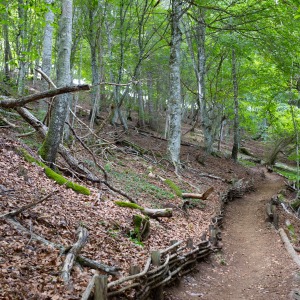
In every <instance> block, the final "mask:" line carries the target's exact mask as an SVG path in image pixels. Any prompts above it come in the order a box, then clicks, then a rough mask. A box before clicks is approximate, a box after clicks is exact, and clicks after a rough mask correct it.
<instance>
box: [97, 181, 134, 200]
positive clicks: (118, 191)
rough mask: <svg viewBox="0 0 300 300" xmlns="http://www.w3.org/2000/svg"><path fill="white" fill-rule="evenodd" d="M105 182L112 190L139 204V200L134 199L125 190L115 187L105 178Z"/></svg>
mask: <svg viewBox="0 0 300 300" xmlns="http://www.w3.org/2000/svg"><path fill="white" fill-rule="evenodd" d="M101 182H102V183H103V184H105V185H106V186H107V187H109V188H110V189H111V190H112V191H114V192H116V193H118V194H120V195H122V196H123V197H125V198H127V199H128V200H129V201H130V202H132V203H135V204H138V202H137V201H136V200H134V199H133V198H132V197H130V196H129V195H127V194H126V193H125V192H123V191H121V190H119V189H117V188H115V187H113V186H112V185H111V184H109V183H108V182H107V181H105V180H103V181H101Z"/></svg>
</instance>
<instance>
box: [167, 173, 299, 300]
mask: <svg viewBox="0 0 300 300" xmlns="http://www.w3.org/2000/svg"><path fill="white" fill-rule="evenodd" d="M265 174H266V180H265V181H263V182H261V183H260V184H259V185H258V186H257V189H256V190H255V191H254V192H252V193H250V194H247V195H245V196H244V197H243V198H241V199H237V200H235V201H233V202H230V203H229V205H227V206H226V210H225V218H224V219H225V220H224V226H223V227H224V228H223V243H224V247H223V249H222V251H220V252H218V253H216V254H215V255H213V256H211V258H210V260H209V261H206V262H205V263H201V264H200V265H199V267H198V269H199V272H198V273H196V274H194V275H189V276H187V277H185V278H184V280H182V281H181V284H180V285H179V287H173V288H171V289H170V290H169V291H168V292H167V294H168V296H167V299H169V300H170V299H172V300H179V299H180V300H185V299H194V298H195V299H196V298H201V299H206V300H214V299H222V300H227V299H228V300H241V299H247V300H249V299H255V300H258V299H260V300H265V299H296V298H293V296H292V295H293V292H292V290H293V289H294V288H295V287H296V285H297V283H296V281H297V276H296V275H295V274H296V270H297V267H296V265H295V264H294V262H293V261H292V259H291V258H290V256H289V255H288V254H287V252H286V250H285V248H284V246H283V244H282V242H281V239H280V236H279V235H278V234H277V233H276V231H275V229H274V228H273V226H271V224H270V223H268V222H266V214H265V206H266V203H267V202H268V201H269V200H270V198H271V197H272V195H274V194H276V193H277V192H278V191H279V190H280V189H282V188H283V186H284V180H283V179H282V177H279V176H278V175H276V174H274V173H267V172H265ZM294 293H295V292H294ZM297 299H298V298H297Z"/></svg>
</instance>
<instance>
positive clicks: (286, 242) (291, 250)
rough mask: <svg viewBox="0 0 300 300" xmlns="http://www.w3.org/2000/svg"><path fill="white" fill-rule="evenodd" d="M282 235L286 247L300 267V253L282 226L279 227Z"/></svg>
mask: <svg viewBox="0 0 300 300" xmlns="http://www.w3.org/2000/svg"><path fill="white" fill-rule="evenodd" d="M278 232H279V234H280V237H281V239H282V241H283V244H284V246H285V249H286V250H287V252H288V253H289V254H290V256H291V257H292V259H293V261H294V262H295V263H296V264H297V265H298V267H300V258H299V256H298V254H297V253H296V252H295V250H294V248H293V246H292V244H291V242H290V240H289V238H288V237H287V235H286V233H285V231H284V230H283V229H282V228H279V230H278Z"/></svg>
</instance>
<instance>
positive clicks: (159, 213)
mask: <svg viewBox="0 0 300 300" xmlns="http://www.w3.org/2000/svg"><path fill="white" fill-rule="evenodd" d="M141 213H142V214H144V215H146V216H148V217H150V218H170V217H172V215H173V210H172V208H165V209H154V208H144V209H143V210H141Z"/></svg>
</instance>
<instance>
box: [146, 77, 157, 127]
mask: <svg viewBox="0 0 300 300" xmlns="http://www.w3.org/2000/svg"><path fill="white" fill-rule="evenodd" d="M147 88H148V100H147V108H148V115H149V118H148V124H149V127H150V128H151V129H153V130H156V129H157V126H156V124H157V119H156V121H155V120H154V105H153V104H154V103H153V101H154V99H153V79H152V73H151V72H149V73H148V76H147Z"/></svg>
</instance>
